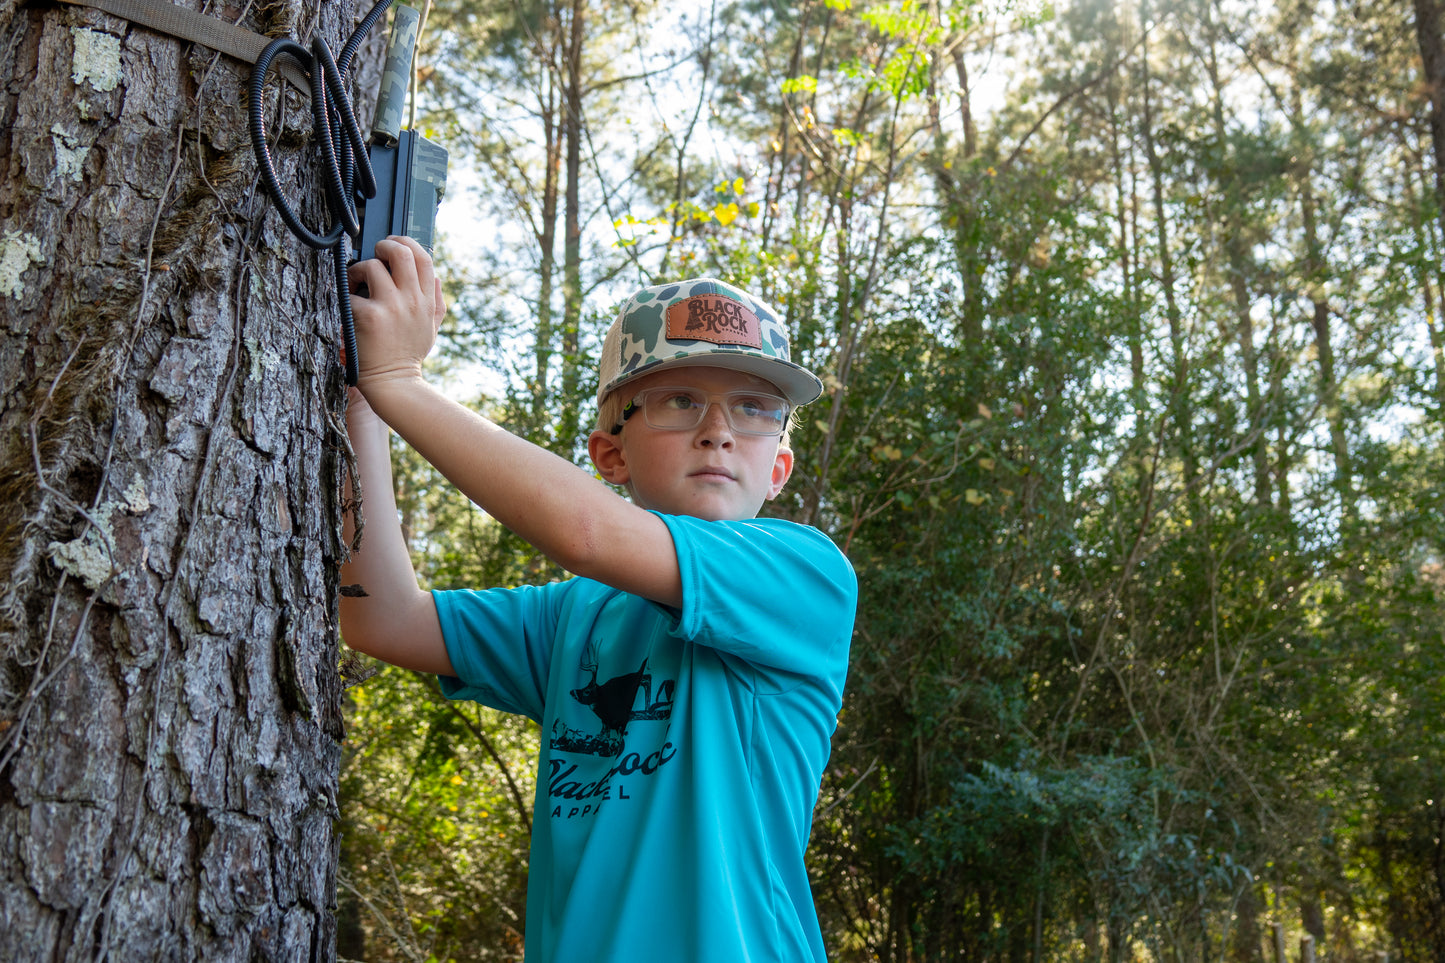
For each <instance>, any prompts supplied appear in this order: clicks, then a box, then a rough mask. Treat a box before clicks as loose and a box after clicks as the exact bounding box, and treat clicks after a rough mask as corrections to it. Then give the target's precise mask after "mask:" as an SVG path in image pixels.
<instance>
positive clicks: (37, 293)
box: [0, 0, 353, 961]
mask: <svg viewBox="0 0 1445 963" xmlns="http://www.w3.org/2000/svg"><path fill="white" fill-rule="evenodd" d="M352 12H353V6H352V4H351V3H350V2H349V0H340V2H327V3H324V4H322V5H321V6H320V8H319V10H318V8H317V5H315V4H306V3H301V2H299V0H287V2H284V3H277V4H271V5H266V6H265V9H264V11H263V12H262V13H261V14H259V16H260V17H261V18H262V19H261V20H259V21H248V22H247V23H246V26H248V27H250V28H252V29H255V30H257V31H260V32H265V33H268V34H271V35H275V36H282V35H289V36H292V37H297V38H300V39H301V40H303V41H305V40H307V39H309V37H310V36H311V34H312V33H313V31H314V32H316V33H317V34H319V35H320V36H323V37H325V38H327V40H328V41H329V42H331V44H332V47H333V49H339V47H340V40H341V38H342V37H343V36H344V34H346V33H348V32H349V31H350V30H351V28H352ZM318 21H319V22H318ZM0 37H3V44H0V50H3V54H0V57H3V59H0V64H3V67H0V70H3V76H4V78H5V85H4V87H3V90H0V117H3V130H4V131H5V136H4V137H3V139H0V176H3V178H4V179H3V191H0V303H3V305H4V316H3V317H4V322H3V323H4V327H3V330H0V386H3V394H0V920H4V924H3V925H0V959H5V960H12V961H21V960H47V961H49V960H89V959H111V960H212V959H227V960H230V959H236V960H250V959H275V960H298V959H329V958H332V957H333V956H334V947H335V919H334V906H335V902H336V860H337V850H336V838H335V834H334V831H333V820H334V819H335V818H336V817H337V806H336V787H337V767H338V758H339V742H340V739H341V735H342V732H341V725H342V723H341V715H340V692H341V685H340V679H339V676H338V671H337V633H336V599H337V589H338V559H339V556H340V554H341V552H342V545H341V543H340V539H339V532H340V513H341V506H340V505H339V502H338V495H337V493H338V490H339V487H338V472H339V464H338V463H339V460H340V459H339V455H338V453H339V452H341V451H342V450H343V449H344V448H345V441H344V438H343V437H342V435H341V434H340V429H339V427H338V426H339V425H340V424H341V422H340V421H339V414H338V413H339V412H340V411H341V409H342V407H343V405H344V398H345V396H344V386H343V384H342V379H341V376H340V372H339V368H338V365H337V362H336V358H337V354H338V345H337V340H338V339H337V337H336V335H335V327H336V324H337V321H336V318H337V313H336V305H335V295H334V294H333V293H332V287H333V286H332V276H331V266H330V258H329V255H318V254H316V253H314V252H312V251H310V250H308V249H305V248H303V247H302V246H301V245H300V244H299V242H297V241H295V240H294V239H293V238H292V237H291V235H290V234H289V233H287V232H286V230H285V228H284V227H283V226H282V224H281V222H280V219H279V218H277V217H276V216H275V215H274V214H271V213H269V211H270V204H269V202H268V201H266V200H265V199H264V198H263V197H262V196H261V195H259V194H258V193H257V191H256V190H255V184H256V167H255V161H254V158H253V156H252V152H251V147H250V143H249V141H248V139H247V134H246V117H245V99H246V98H245V94H244V84H245V79H246V77H247V76H248V74H249V67H247V66H246V65H243V64H239V63H237V62H234V61H231V60H229V59H227V58H224V57H221V56H219V55H215V54H212V53H211V52H209V51H206V50H203V49H201V48H193V47H191V46H190V45H187V44H183V43H181V42H179V41H177V40H175V39H173V38H170V37H167V36H164V35H161V34H157V33H153V32H151V31H149V30H146V29H144V28H140V27H136V26H133V25H131V24H129V23H127V22H126V21H124V20H121V19H118V18H115V17H111V16H108V15H105V14H102V13H99V12H97V11H94V10H90V9H84V8H79V7H69V6H62V5H34V6H26V7H18V6H17V5H16V4H15V3H14V2H13V0H0ZM292 100H293V103H295V104H300V105H301V106H302V107H304V106H305V98H304V97H300V98H299V99H298V98H296V97H293V98H292ZM273 126H274V127H278V128H283V127H284V129H281V130H280V131H279V134H278V136H277V138H276V139H277V141H278V142H279V145H280V146H277V147H276V148H274V154H275V157H276V160H277V162H278V166H279V168H280V171H279V173H280V177H281V180H282V183H283V184H284V185H286V186H287V188H288V189H289V190H291V191H292V192H293V193H292V196H293V197H294V198H296V199H297V200H296V202H294V203H295V204H296V206H297V207H298V209H299V210H300V211H301V214H302V217H303V219H307V220H308V222H309V223H312V224H313V225H315V224H317V223H318V217H319V215H318V213H317V208H318V206H319V205H318V204H316V203H315V202H314V200H313V199H315V198H317V197H318V196H319V194H320V191H319V185H318V182H319V177H318V176H317V173H316V168H317V164H316V160H315V158H316V154H315V151H314V149H313V148H311V147H310V146H309V144H308V143H307V139H308V138H307V135H306V133H305V131H306V130H309V117H308V115H307V114H306V113H305V112H303V111H298V110H295V109H292V110H290V111H288V114H287V117H286V123H285V124H284V125H282V124H280V123H275V124H273ZM302 200H305V201H306V202H307V203H305V204H302V203H300V202H301V201H302Z"/></svg>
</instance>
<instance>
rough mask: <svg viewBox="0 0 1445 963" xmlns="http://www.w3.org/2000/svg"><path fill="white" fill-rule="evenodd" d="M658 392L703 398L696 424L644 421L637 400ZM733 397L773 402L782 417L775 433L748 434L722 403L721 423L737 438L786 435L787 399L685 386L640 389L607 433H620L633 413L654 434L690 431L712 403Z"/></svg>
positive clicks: (740, 390) (789, 412) (739, 390)
mask: <svg viewBox="0 0 1445 963" xmlns="http://www.w3.org/2000/svg"><path fill="white" fill-rule="evenodd" d="M659 391H682V392H687V393H689V394H697V395H705V396H706V397H707V404H705V405H703V406H702V408H701V414H699V415H698V416H697V421H696V422H694V423H693V424H691V425H681V426H668V425H654V424H653V423H652V422H651V421H649V420H648V419H647V414H646V410H645V409H646V405H645V404H643V403H639V399H641V398H642V397H643V396H644V395H650V394H653V393H655V392H659ZM735 395H751V396H752V397H755V398H769V399H774V400H776V401H778V402H779V403H780V404H781V405H782V409H783V417H782V419H781V420H780V421H779V422H778V430H777V431H768V432H757V431H749V430H748V429H746V428H739V427H738V426H737V425H735V424H733V415H732V408H731V406H729V405H728V404H725V403H724V404H721V405H720V407H721V408H722V413H723V420H724V421H725V422H727V426H728V427H729V428H731V429H732V430H733V431H736V432H737V433H738V434H741V435H747V436H749V437H751V438H781V437H782V436H783V435H784V434H786V433H787V431H788V420H789V419H790V418H792V415H793V406H792V404H791V403H790V402H789V401H788V399H787V398H784V397H783V396H782V395H777V394H773V393H772V392H771V391H755V390H752V389H750V388H734V389H733V390H731V391H724V392H722V393H721V394H715V393H713V392H707V391H700V390H698V389H697V388H689V387H687V386H686V385H656V386H654V387H652V388H644V389H643V390H642V391H639V392H638V393H637V394H635V395H633V396H632V398H631V399H630V400H629V401H628V402H627V404H625V405H623V406H622V420H621V421H619V422H618V423H617V424H616V425H614V426H613V428H612V431H611V432H609V434H613V435H618V434H621V433H622V429H623V426H625V425H626V424H627V422H628V421H629V420H630V419H631V418H632V416H633V415H635V414H637V413H638V412H639V411H642V412H643V416H642V418H643V421H645V422H647V426H648V427H649V428H653V429H655V430H657V431H691V430H693V429H694V428H696V427H697V426H698V425H701V424H702V423H703V422H704V421H706V420H707V413H708V412H709V411H711V410H712V406H713V405H714V404H716V403H718V401H719V400H721V401H723V402H726V400H727V399H728V398H729V397H732V396H735Z"/></svg>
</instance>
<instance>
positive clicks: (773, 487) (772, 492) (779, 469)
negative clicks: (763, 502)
mask: <svg viewBox="0 0 1445 963" xmlns="http://www.w3.org/2000/svg"><path fill="white" fill-rule="evenodd" d="M792 474H793V449H791V448H783V447H781V446H780V447H779V448H778V453H777V454H776V455H775V456H773V478H772V482H771V484H769V486H768V501H772V500H773V499H774V498H777V497H778V495H779V494H780V493H781V492H782V490H783V486H784V485H786V484H787V483H788V479H789V478H790V477H792Z"/></svg>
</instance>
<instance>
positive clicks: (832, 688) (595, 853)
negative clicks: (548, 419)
mask: <svg viewBox="0 0 1445 963" xmlns="http://www.w3.org/2000/svg"><path fill="white" fill-rule="evenodd" d="M376 254H377V260H371V261H365V262H362V263H360V264H358V265H356V266H355V267H353V269H352V276H351V283H352V284H353V286H359V285H361V284H363V283H364V284H365V285H366V286H367V288H368V289H369V296H368V297H367V298H365V299H361V298H358V299H357V300H356V302H355V308H354V310H355V315H356V330H357V338H358V343H359V350H358V353H359V354H360V363H361V371H360V382H359V387H360V393H359V395H358V394H356V393H353V396H352V406H351V409H350V411H349V414H348V421H349V427H350V433H351V438H352V444H353V446H354V448H355V451H356V457H357V462H358V465H359V472H360V475H361V479H362V485H363V489H362V490H363V492H364V493H365V495H366V498H367V500H368V504H367V508H368V511H367V518H368V520H369V523H368V525H367V529H366V533H365V535H366V537H365V542H364V543H363V545H362V546H361V548H360V550H359V551H358V552H356V553H355V556H354V558H353V559H352V561H351V562H350V563H349V565H348V566H347V568H346V571H345V572H344V573H343V581H345V582H347V583H359V584H360V585H361V586H362V588H363V589H365V591H366V593H367V595H366V596H365V597H358V598H343V599H342V603H341V606H342V607H341V620H342V631H343V634H344V637H345V638H346V641H347V643H348V644H349V645H351V646H352V647H353V648H355V649H359V650H361V651H363V652H367V653H370V654H372V655H374V656H376V657H378V658H381V659H383V660H385V661H387V662H391V663H394V664H396V665H401V666H405V667H408V668H412V669H417V670H421V671H426V672H434V673H436V674H438V675H439V676H441V681H442V686H443V689H444V690H445V691H446V693H447V695H448V696H449V697H450V698H453V699H475V700H478V701H481V702H483V703H486V704H487V705H491V706H494V707H497V708H500V709H503V710H506V711H511V712H518V713H521V714H523V715H526V716H528V717H530V718H532V719H534V720H536V721H537V722H538V723H539V724H540V725H541V727H542V749H541V756H540V759H539V762H538V766H539V769H538V779H537V791H536V799H535V804H536V813H535V818H534V821H533V832H532V850H531V864H530V866H531V869H530V873H531V876H530V880H529V883H528V893H527V928H526V941H527V946H526V954H527V961H528V963H554V961H555V963H561V961H616V963H651V961H669V963H671V961H717V963H740V961H776V963H798V961H807V960H813V961H820V963H821V961H823V960H824V953H823V945H822V938H821V934H820V932H819V926H818V921H817V916H816V913H815V911H814V908H813V902H812V895H811V892H810V890H809V885H808V878H807V873H806V870H805V867H804V862H803V850H804V847H805V846H806V844H807V840H808V833H809V830H810V827H811V822H812V807H813V803H814V801H815V800H816V798H817V793H818V784H819V780H820V778H821V776H822V771H823V766H824V764H825V763H826V761H827V757H828V753H829V739H830V737H831V735H832V731H833V728H834V725H835V720H836V715H837V712H838V709H839V707H840V705H841V699H842V689H843V680H844V676H845V674H846V671H847V662H848V645H849V640H850V636H851V634H852V626H853V615H854V608H855V604H856V600H857V582H856V580H855V578H854V575H853V571H852V568H851V567H850V566H849V564H848V562H847V560H846V559H845V558H844V557H843V555H842V554H841V553H840V552H839V551H838V549H837V548H836V547H835V546H834V545H833V544H832V542H830V541H829V540H828V539H827V538H825V537H824V536H823V535H822V534H821V533H819V532H817V531H816V530H814V529H811V528H807V527H804V526H800V525H797V524H794V523H791V522H786V521H781V520H777V519H757V518H755V516H756V514H757V511H758V509H759V508H761V507H762V505H763V503H764V502H765V501H766V500H768V499H771V498H774V497H776V496H777V494H778V493H779V492H780V491H781V490H782V487H783V485H784V483H785V482H786V481H787V480H788V476H789V474H790V473H791V471H792V466H793V453H792V451H791V450H790V449H789V448H788V447H787V446H786V439H785V429H786V426H787V422H788V418H789V416H790V413H791V411H792V410H793V409H794V408H795V407H796V406H798V405H802V404H806V403H808V402H810V401H813V400H814V399H816V398H817V397H818V396H819V394H820V393H821V391H822V384H821V382H819V380H818V379H817V378H816V377H815V376H814V375H812V374H811V373H810V372H808V371H806V370H805V369H803V368H801V367H799V366H797V365H795V364H793V363H791V362H790V361H789V360H788V342H787V338H786V336H785V335H784V332H783V330H782V328H781V326H780V325H779V324H778V322H777V321H776V319H775V317H774V315H773V313H772V311H771V310H770V309H769V308H768V307H767V306H766V305H764V304H762V303H761V302H758V301H757V300H756V299H754V298H752V297H751V296H750V295H748V294H746V293H745V292H743V291H741V290H739V289H737V288H734V287H732V286H731V285H728V284H724V283H723V282H721V281H714V280H709V279H697V280H693V281H688V282H682V283H679V284H673V285H661V286H658V287H653V288H647V289H645V290H643V291H640V292H638V294H636V295H634V297H633V298H632V299H631V300H630V301H628V302H627V304H626V305H625V306H624V307H623V309H622V311H621V312H620V313H619V315H618V318H617V321H616V322H615V323H614V324H613V326H612V330H611V331H610V332H609V334H608V336H607V341H606V345H605V347H604V352H603V357H602V360H601V377H600V383H599V389H598V399H599V409H600V416H599V420H598V428H597V430H596V431H594V432H593V433H592V435H591V437H590V438H589V441H588V453H589V454H590V455H591V458H592V461H593V463H594V464H595V466H596V468H597V474H598V475H600V476H601V478H602V479H604V480H606V481H608V482H611V483H613V484H616V485H620V486H623V487H625V488H626V489H627V491H628V492H629V494H630V495H631V501H629V500H627V499H624V498H620V497H618V496H617V495H616V494H615V493H614V492H613V491H612V490H611V489H609V488H607V487H606V486H605V485H602V484H601V483H599V482H598V481H597V480H596V479H595V478H593V477H591V476H589V475H588V474H586V473H585V472H582V471H579V470H578V469H577V468H576V466H574V465H572V464H571V463H569V462H567V461H565V460H563V459H561V458H558V457H557V456H555V455H552V454H551V453H549V452H546V451H544V450H542V449H540V448H537V447H535V446H533V445H531V444H529V443H528V442H525V441H523V440H522V439H519V438H517V437H515V436H513V435H510V434H508V433H507V432H506V431H504V430H503V429H501V428H499V427H497V426H495V425H493V424H491V423H489V422H487V421H486V420H485V419H483V418H481V417H480V416H478V415H477V414H475V413H474V412H472V411H470V410H468V409H466V408H464V407H462V406H460V405H457V404H455V403H453V402H451V401H449V400H448V399H446V398H445V397H444V396H443V395H441V394H440V393H438V392H437V391H436V390H435V389H433V388H431V387H430V386H429V385H427V384H426V382H425V381H424V380H423V378H422V369H421V362H422V359H423V358H424V357H425V356H426V354H427V353H428V352H429V351H430V349H431V346H432V342H433V340H434V338H435V335H436V330H437V326H438V325H439V324H440V322H441V318H442V315H443V313H444V311H445V308H444V307H443V305H442V301H441V293H440V290H441V289H440V284H439V283H438V282H437V281H436V279H435V277H434V274H433V271H432V264H431V259H430V258H429V257H428V256H427V254H426V252H425V251H424V249H422V248H421V247H420V245H418V244H416V242H414V241H412V240H410V239H408V238H391V239H388V240H386V241H383V242H380V243H378V244H377V246H376ZM388 425H389V426H390V427H391V428H393V429H395V430H396V431H397V433H398V434H400V435H401V436H402V438H404V439H405V440H406V441H407V442H408V443H409V444H411V445H412V446H413V447H414V448H416V449H417V451H418V452H419V453H420V454H421V455H422V456H423V457H425V458H426V459H427V460H428V461H430V462H431V463H432V464H433V465H435V466H436V467H437V468H438V469H439V470H440V471H441V472H442V473H443V474H444V475H446V477H447V478H448V479H449V480H450V481H451V482H452V483H453V484H455V485H456V486H457V487H458V488H459V489H460V490H461V491H462V492H463V493H465V494H466V495H467V496H468V497H470V498H471V499H472V500H473V501H475V502H476V503H477V504H478V505H480V506H481V507H482V508H483V509H485V510H486V511H487V512H488V513H489V514H490V515H492V516H493V517H494V518H496V519H497V520H498V521H499V522H501V523H502V524H504V525H506V526H508V527H509V528H511V529H512V530H513V531H514V532H516V533H517V534H518V535H521V536H522V537H524V538H526V539H527V540H528V541H530V542H531V543H532V544H533V545H534V546H535V547H536V548H537V549H539V550H540V551H542V552H544V553H545V554H546V555H547V556H548V557H549V558H551V559H552V560H553V561H554V562H556V563H557V564H559V565H560V566H562V567H563V568H565V569H566V570H567V571H569V572H571V573H573V574H574V575H575V576H576V577H575V578H572V579H569V580H567V581H564V582H556V583H551V584H548V585H541V586H524V587H521V588H516V589H491V590H487V591H476V592H470V591H460V592H435V593H427V592H423V591H421V590H420V589H419V588H418V586H417V583H416V575H415V573H414V572H413V570H412V567H411V562H410V558H409V556H408V554H407V551H406V546H405V544H404V542H403V540H402V535H401V530H400V526H399V525H398V523H397V520H396V511H395V503H394V501H393V496H392V487H391V475H390V464H389V456H388V449H387V441H386V438H387V426H388Z"/></svg>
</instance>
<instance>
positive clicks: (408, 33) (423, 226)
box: [356, 6, 447, 261]
mask: <svg viewBox="0 0 1445 963" xmlns="http://www.w3.org/2000/svg"><path fill="white" fill-rule="evenodd" d="M420 19H421V14H420V13H418V12H417V11H416V10H414V9H412V8H411V7H407V6H397V7H396V8H395V16H394V18H393V20H392V24H391V37H390V38H389V39H388V41H387V45H386V66H385V67H384V68H383V71H382V75H381V93H380V94H379V95H378V96H377V99H376V122H375V123H374V124H373V125H372V128H371V135H372V136H371V147H370V150H369V151H368V156H369V157H370V159H371V167H372V170H373V172H374V173H375V174H376V196H375V197H373V198H371V199H370V200H368V201H367V202H366V207H365V209H364V210H363V211H362V214H361V244H360V246H359V248H358V250H357V252H356V258H357V260H360V261H365V260H366V259H367V258H370V257H374V256H375V254H376V242H377V241H380V240H382V239H383V238H385V237H386V236H387V235H389V234H405V235H406V236H407V237H410V238H414V239H415V240H416V241H417V242H418V243H419V244H421V246H422V247H424V248H426V249H427V250H428V251H430V250H431V249H432V245H433V243H434V235H435V230H436V213H437V205H438V204H439V203H440V202H441V199H442V195H443V194H444V193H446V189H447V152H446V148H444V147H441V146H440V145H437V144H433V143H432V142H431V141H429V140H427V139H426V138H425V137H423V136H421V135H420V134H418V133H417V132H416V131H414V130H402V129H401V117H402V108H403V107H404V106H405V105H406V93H407V87H408V86H409V84H408V78H409V77H410V76H411V59H412V53H413V51H414V50H415V49H416V37H417V28H418V25H419V21H420Z"/></svg>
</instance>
